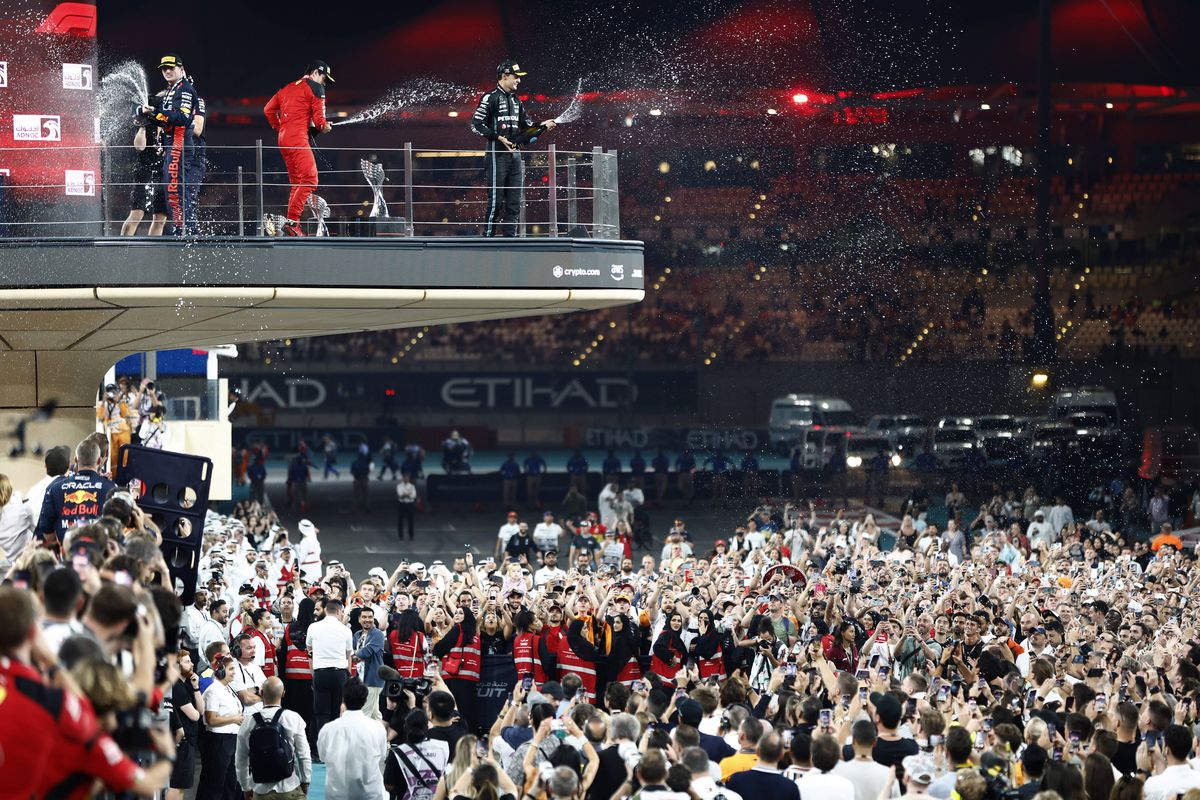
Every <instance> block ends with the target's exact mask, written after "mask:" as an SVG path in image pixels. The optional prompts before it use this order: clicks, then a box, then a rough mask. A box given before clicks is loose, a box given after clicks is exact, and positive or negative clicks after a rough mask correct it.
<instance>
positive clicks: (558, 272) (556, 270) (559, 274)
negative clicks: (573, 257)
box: [552, 264, 563, 278]
mask: <svg viewBox="0 0 1200 800" xmlns="http://www.w3.org/2000/svg"><path fill="white" fill-rule="evenodd" d="M552 271H553V272H554V277H556V278H561V277H562V276H563V268H562V267H560V266H559V265H558V264H555V265H554V269H553V270H552Z"/></svg>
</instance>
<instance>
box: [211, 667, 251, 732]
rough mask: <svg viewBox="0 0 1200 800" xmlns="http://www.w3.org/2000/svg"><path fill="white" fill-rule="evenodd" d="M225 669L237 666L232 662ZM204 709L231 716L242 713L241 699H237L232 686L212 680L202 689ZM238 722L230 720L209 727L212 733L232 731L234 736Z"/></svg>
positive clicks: (220, 715)
mask: <svg viewBox="0 0 1200 800" xmlns="http://www.w3.org/2000/svg"><path fill="white" fill-rule="evenodd" d="M227 669H233V670H235V671H236V670H237V667H235V666H233V665H232V664H230V665H228V666H227ZM204 710H205V711H211V712H213V713H214V714H216V715H217V716H218V717H232V716H234V715H235V714H241V713H242V701H241V700H239V699H238V696H237V694H236V693H235V692H234V690H233V688H232V686H226V685H224V684H223V683H221V682H220V681H213V682H212V683H210V684H209V685H208V688H207V689H205V690H204ZM238 727H239V725H238V723H236V722H230V723H229V724H227V725H218V726H216V727H215V728H209V731H210V732H212V733H232V734H234V735H235V736H236V735H237V732H238Z"/></svg>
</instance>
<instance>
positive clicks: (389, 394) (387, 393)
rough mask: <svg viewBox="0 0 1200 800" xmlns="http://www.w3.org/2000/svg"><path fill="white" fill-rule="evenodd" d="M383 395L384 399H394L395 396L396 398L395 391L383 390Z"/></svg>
mask: <svg viewBox="0 0 1200 800" xmlns="http://www.w3.org/2000/svg"><path fill="white" fill-rule="evenodd" d="M383 395H384V397H395V396H396V390H395V389H384V390H383Z"/></svg>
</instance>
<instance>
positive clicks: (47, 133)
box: [12, 114, 62, 142]
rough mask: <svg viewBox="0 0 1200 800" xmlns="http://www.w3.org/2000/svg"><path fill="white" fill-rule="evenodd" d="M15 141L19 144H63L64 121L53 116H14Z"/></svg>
mask: <svg viewBox="0 0 1200 800" xmlns="http://www.w3.org/2000/svg"><path fill="white" fill-rule="evenodd" d="M12 119H13V139H14V140H15V141H18V142H61V141H62V120H61V119H60V118H59V117H58V116H56V115H52V114H13V118H12Z"/></svg>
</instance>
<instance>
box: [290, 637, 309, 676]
mask: <svg viewBox="0 0 1200 800" xmlns="http://www.w3.org/2000/svg"><path fill="white" fill-rule="evenodd" d="M283 646H284V653H285V655H284V657H283V677H284V678H285V679H287V680H289V681H311V680H312V661H310V660H309V658H308V651H307V650H304V649H303V648H300V647H296V646H295V645H294V644H292V632H291V631H290V630H285V631H284V632H283Z"/></svg>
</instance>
